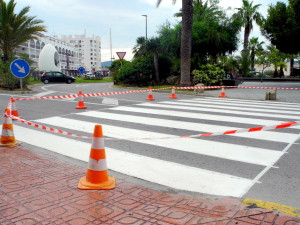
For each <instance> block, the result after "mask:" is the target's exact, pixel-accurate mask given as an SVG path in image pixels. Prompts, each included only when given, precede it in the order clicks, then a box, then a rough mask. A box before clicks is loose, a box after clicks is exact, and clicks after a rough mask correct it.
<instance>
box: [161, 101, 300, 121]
mask: <svg viewBox="0 0 300 225" xmlns="http://www.w3.org/2000/svg"><path fill="white" fill-rule="evenodd" d="M165 103H166V104H170V105H178V106H190V107H192V108H195V107H197V108H200V109H207V110H210V111H211V110H212V109H224V110H225V109H231V110H230V111H229V110H225V111H224V112H230V113H234V114H237V113H236V112H238V114H243V115H247V114H245V113H247V112H246V110H247V111H248V112H249V111H251V112H252V111H254V112H256V111H259V109H257V108H251V105H248V106H247V107H246V106H244V105H239V107H237V106H236V107H234V106H231V104H227V105H224V106H220V105H216V104H212V103H209V102H203V103H202V102H197V101H190V102H182V101H176V102H170V101H168V102H160V104H165ZM208 106H210V107H208ZM241 109H242V110H244V111H239V110H241ZM232 110H234V111H232ZM260 111H263V112H264V113H255V115H262V116H270V114H268V113H267V112H270V113H272V114H271V116H272V117H282V116H286V114H293V115H298V118H300V111H299V112H295V111H289V110H287V108H286V109H279V110H275V109H274V110H272V109H261V110H260Z"/></svg>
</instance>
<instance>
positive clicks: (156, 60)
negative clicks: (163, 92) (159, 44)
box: [153, 53, 160, 84]
mask: <svg viewBox="0 0 300 225" xmlns="http://www.w3.org/2000/svg"><path fill="white" fill-rule="evenodd" d="M153 62H154V72H155V82H156V83H157V84H160V79H159V66H158V54H157V53H154V56H153Z"/></svg>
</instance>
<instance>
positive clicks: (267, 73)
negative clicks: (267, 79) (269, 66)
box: [264, 70, 274, 76]
mask: <svg viewBox="0 0 300 225" xmlns="http://www.w3.org/2000/svg"><path fill="white" fill-rule="evenodd" d="M273 74H274V70H265V71H264V75H269V76H273Z"/></svg>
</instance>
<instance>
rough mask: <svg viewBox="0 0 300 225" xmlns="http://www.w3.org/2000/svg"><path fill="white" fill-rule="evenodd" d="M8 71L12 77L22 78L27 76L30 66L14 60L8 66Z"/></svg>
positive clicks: (20, 60)
mask: <svg viewBox="0 0 300 225" xmlns="http://www.w3.org/2000/svg"><path fill="white" fill-rule="evenodd" d="M10 71H11V73H12V74H13V75H14V76H16V77H18V78H23V77H26V76H27V75H28V74H29V71H30V66H29V64H28V62H26V61H25V60H23V59H16V60H14V61H12V63H11V64H10Z"/></svg>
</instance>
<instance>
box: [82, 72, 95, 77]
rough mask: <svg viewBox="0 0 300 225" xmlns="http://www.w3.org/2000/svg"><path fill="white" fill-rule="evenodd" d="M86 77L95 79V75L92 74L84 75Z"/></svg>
mask: <svg viewBox="0 0 300 225" xmlns="http://www.w3.org/2000/svg"><path fill="white" fill-rule="evenodd" d="M84 77H90V78H91V77H95V75H94V74H92V73H87V74H85V75H84Z"/></svg>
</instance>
